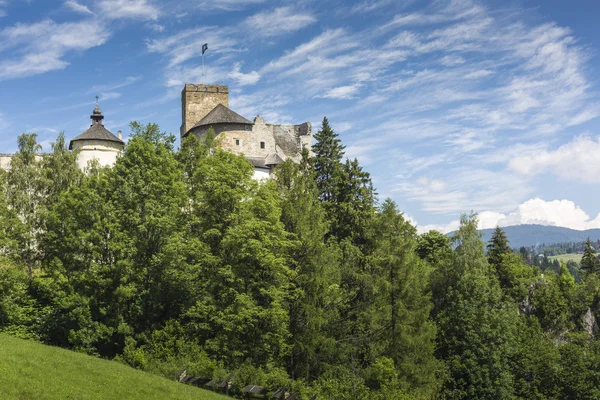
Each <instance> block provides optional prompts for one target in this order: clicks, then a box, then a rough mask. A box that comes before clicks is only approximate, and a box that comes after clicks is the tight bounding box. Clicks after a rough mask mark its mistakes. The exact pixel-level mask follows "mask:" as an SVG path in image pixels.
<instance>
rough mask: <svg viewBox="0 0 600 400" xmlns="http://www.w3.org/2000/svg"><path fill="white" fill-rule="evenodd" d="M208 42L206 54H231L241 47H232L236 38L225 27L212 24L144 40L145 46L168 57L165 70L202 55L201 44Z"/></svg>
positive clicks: (238, 50) (170, 69)
mask: <svg viewBox="0 0 600 400" xmlns="http://www.w3.org/2000/svg"><path fill="white" fill-rule="evenodd" d="M204 43H208V54H207V56H212V55H220V56H222V55H227V56H232V55H234V54H236V53H239V52H240V51H243V49H242V50H241V49H237V48H234V46H235V45H237V43H238V41H237V39H235V38H233V37H232V36H231V32H229V31H228V30H227V29H223V28H218V27H214V26H209V27H200V28H190V29H186V30H183V31H181V32H178V33H176V34H174V35H171V36H167V37H163V38H160V39H152V40H148V41H147V42H146V48H147V49H148V51H150V52H153V53H162V54H165V55H167V56H168V57H170V60H169V62H168V64H167V70H168V71H173V70H175V69H176V68H174V67H178V66H179V65H181V64H183V63H185V62H186V61H189V60H191V59H193V58H199V57H201V56H202V45H203V44H204Z"/></svg>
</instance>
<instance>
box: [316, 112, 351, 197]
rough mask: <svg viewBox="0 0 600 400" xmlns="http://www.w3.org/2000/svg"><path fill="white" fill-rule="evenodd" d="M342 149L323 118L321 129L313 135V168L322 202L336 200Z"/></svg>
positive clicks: (342, 156) (343, 147)
mask: <svg viewBox="0 0 600 400" xmlns="http://www.w3.org/2000/svg"><path fill="white" fill-rule="evenodd" d="M344 149H345V146H343V145H342V141H341V140H340V139H339V138H338V134H337V133H335V132H334V130H333V129H332V128H331V126H330V125H329V121H328V120H327V117H323V123H322V125H321V129H319V131H318V132H317V133H316V134H315V144H314V146H313V153H314V156H313V167H314V169H315V173H316V175H315V179H316V181H317V188H318V189H319V193H320V194H319V197H320V198H321V200H323V201H324V202H331V201H335V200H336V199H335V194H336V190H337V185H338V184H339V179H340V176H341V173H342V169H343V168H342V167H343V164H342V159H343V158H344Z"/></svg>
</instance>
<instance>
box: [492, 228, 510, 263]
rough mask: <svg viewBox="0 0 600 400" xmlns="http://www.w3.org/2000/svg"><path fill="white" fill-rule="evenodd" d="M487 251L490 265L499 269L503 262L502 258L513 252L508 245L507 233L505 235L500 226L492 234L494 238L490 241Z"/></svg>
mask: <svg viewBox="0 0 600 400" xmlns="http://www.w3.org/2000/svg"><path fill="white" fill-rule="evenodd" d="M487 251H488V253H487V256H488V261H489V263H490V265H492V266H493V267H495V268H498V266H499V265H500V263H501V262H502V256H503V255H504V254H510V253H512V250H511V248H510V246H509V245H508V239H507V237H506V233H504V231H503V230H502V228H500V226H496V229H494V233H492V238H491V239H490V241H489V243H488V245H487Z"/></svg>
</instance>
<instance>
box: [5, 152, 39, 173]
mask: <svg viewBox="0 0 600 400" xmlns="http://www.w3.org/2000/svg"><path fill="white" fill-rule="evenodd" d="M14 156H15V154H14V153H12V154H11V153H4V154H0V169H3V170H5V171H8V170H9V169H10V163H11V161H12V159H13V157H14ZM43 156H44V155H43V154H38V155H36V156H35V160H36V161H40V160H41V159H42V157H43Z"/></svg>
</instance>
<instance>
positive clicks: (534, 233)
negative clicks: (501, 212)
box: [448, 224, 600, 248]
mask: <svg viewBox="0 0 600 400" xmlns="http://www.w3.org/2000/svg"><path fill="white" fill-rule="evenodd" d="M502 230H503V231H504V232H505V233H506V237H507V238H508V240H509V242H510V246H511V247H512V248H519V247H521V246H526V247H529V246H535V245H540V244H546V245H549V244H553V243H565V242H584V241H586V240H587V239H588V238H590V239H591V240H599V239H600V229H587V230H584V231H578V230H576V229H571V228H565V227H562V226H551V225H535V224H523V225H512V226H504V227H502ZM493 231H494V229H493V228H492V229H480V230H479V232H481V233H482V234H483V237H482V239H483V240H484V241H485V242H486V243H487V242H489V240H490V239H491V238H492V232H493ZM453 234H454V232H450V233H449V234H448V235H449V236H452V235H453Z"/></svg>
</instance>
